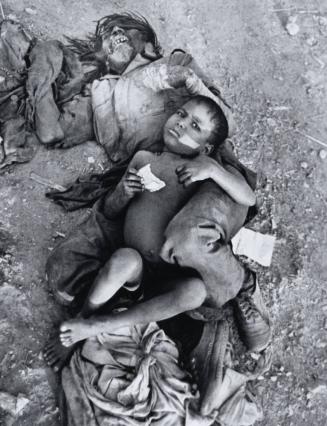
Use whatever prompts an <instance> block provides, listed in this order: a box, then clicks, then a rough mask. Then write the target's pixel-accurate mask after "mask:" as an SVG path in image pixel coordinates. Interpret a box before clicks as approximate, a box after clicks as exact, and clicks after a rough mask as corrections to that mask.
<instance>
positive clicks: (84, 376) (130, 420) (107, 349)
mask: <svg viewBox="0 0 327 426" xmlns="http://www.w3.org/2000/svg"><path fill="white" fill-rule="evenodd" d="M62 385H63V389H64V393H65V397H66V402H67V414H68V416H67V417H68V419H67V424H68V426H72V425H77V424H78V425H79V426H105V425H109V424H110V425H114V424H119V425H121V426H138V425H158V426H159V425H160V426H178V425H181V426H182V425H185V426H195V425H203V426H209V425H211V424H213V423H214V419H213V418H210V417H207V418H205V417H202V418H201V419H200V417H199V415H198V414H196V412H195V411H193V410H192V408H191V406H194V407H196V403H197V400H198V397H199V396H198V394H196V395H194V394H192V392H191V384H190V382H189V377H187V375H186V373H185V372H184V371H183V370H182V369H181V368H180V367H179V365H178V350H177V348H176V346H175V344H174V343H173V342H172V341H171V340H170V339H169V338H168V337H167V336H166V335H165V333H164V332H163V330H161V329H159V328H158V326H157V325H156V324H155V323H151V324H149V325H147V326H133V327H126V328H121V329H119V330H117V331H116V332H115V333H113V334H101V335H99V336H98V337H97V338H91V339H88V340H87V341H86V342H85V343H84V345H83V348H82V349H81V350H77V351H76V352H75V353H74V355H73V356H72V358H71V361H70V363H69V365H68V366H67V367H65V368H64V369H63V371H62ZM199 421H200V423H199Z"/></svg>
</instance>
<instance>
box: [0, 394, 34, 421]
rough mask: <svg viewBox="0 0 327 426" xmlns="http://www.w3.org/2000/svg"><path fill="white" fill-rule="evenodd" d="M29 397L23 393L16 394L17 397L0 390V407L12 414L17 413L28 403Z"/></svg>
mask: <svg viewBox="0 0 327 426" xmlns="http://www.w3.org/2000/svg"><path fill="white" fill-rule="evenodd" d="M29 402H30V401H29V399H27V398H25V397H24V395H22V394H18V396H17V397H15V396H13V395H11V394H10V393H7V392H0V408H1V410H3V411H5V412H6V413H9V414H11V415H12V416H15V415H17V414H18V413H19V412H20V411H22V410H23V409H24V407H25V406H26V405H27V404H28V403H29Z"/></svg>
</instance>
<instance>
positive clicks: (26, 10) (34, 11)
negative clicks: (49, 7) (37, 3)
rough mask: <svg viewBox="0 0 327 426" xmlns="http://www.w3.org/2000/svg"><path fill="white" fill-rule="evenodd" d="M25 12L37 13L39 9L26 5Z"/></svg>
mask: <svg viewBox="0 0 327 426" xmlns="http://www.w3.org/2000/svg"><path fill="white" fill-rule="evenodd" d="M25 12H26V13H28V14H29V15H36V14H37V10H36V9H35V8H34V7H26V8H25Z"/></svg>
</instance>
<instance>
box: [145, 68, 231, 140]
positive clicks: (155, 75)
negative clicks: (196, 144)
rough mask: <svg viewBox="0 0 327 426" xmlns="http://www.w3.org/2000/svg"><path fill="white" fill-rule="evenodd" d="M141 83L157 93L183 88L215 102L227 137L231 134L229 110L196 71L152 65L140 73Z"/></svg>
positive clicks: (191, 93)
mask: <svg viewBox="0 0 327 426" xmlns="http://www.w3.org/2000/svg"><path fill="white" fill-rule="evenodd" d="M141 78H142V81H143V84H144V86H145V87H147V88H149V89H151V90H153V91H154V92H159V91H161V90H166V89H178V88H181V87H185V88H186V90H187V91H188V92H189V93H190V95H192V96H194V95H202V96H206V97H208V98H210V99H212V100H213V101H214V102H216V103H217V104H218V105H219V106H220V108H221V109H222V111H223V113H224V114H225V116H226V119H227V121H228V128H229V135H231V134H232V133H233V130H234V127H235V124H234V119H233V116H232V111H231V109H230V108H229V107H228V106H227V104H226V103H225V102H224V101H223V100H222V98H221V96H220V95H219V96H216V95H215V94H214V93H213V92H212V91H211V90H209V89H208V87H207V86H206V85H205V83H204V82H203V81H202V80H201V77H200V76H198V75H197V74H196V71H194V70H193V69H191V68H189V67H188V66H184V65H176V64H169V63H167V64H166V63H158V64H156V63H154V64H151V65H148V66H147V67H145V68H144V70H143V71H142V76H141Z"/></svg>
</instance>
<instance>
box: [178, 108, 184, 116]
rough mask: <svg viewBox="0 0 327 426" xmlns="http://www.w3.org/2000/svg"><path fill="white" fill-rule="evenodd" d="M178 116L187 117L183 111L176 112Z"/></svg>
mask: <svg viewBox="0 0 327 426" xmlns="http://www.w3.org/2000/svg"><path fill="white" fill-rule="evenodd" d="M176 114H177V115H179V116H180V117H185V113H184V111H182V110H180V109H179V110H178V111H177V112H176Z"/></svg>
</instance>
